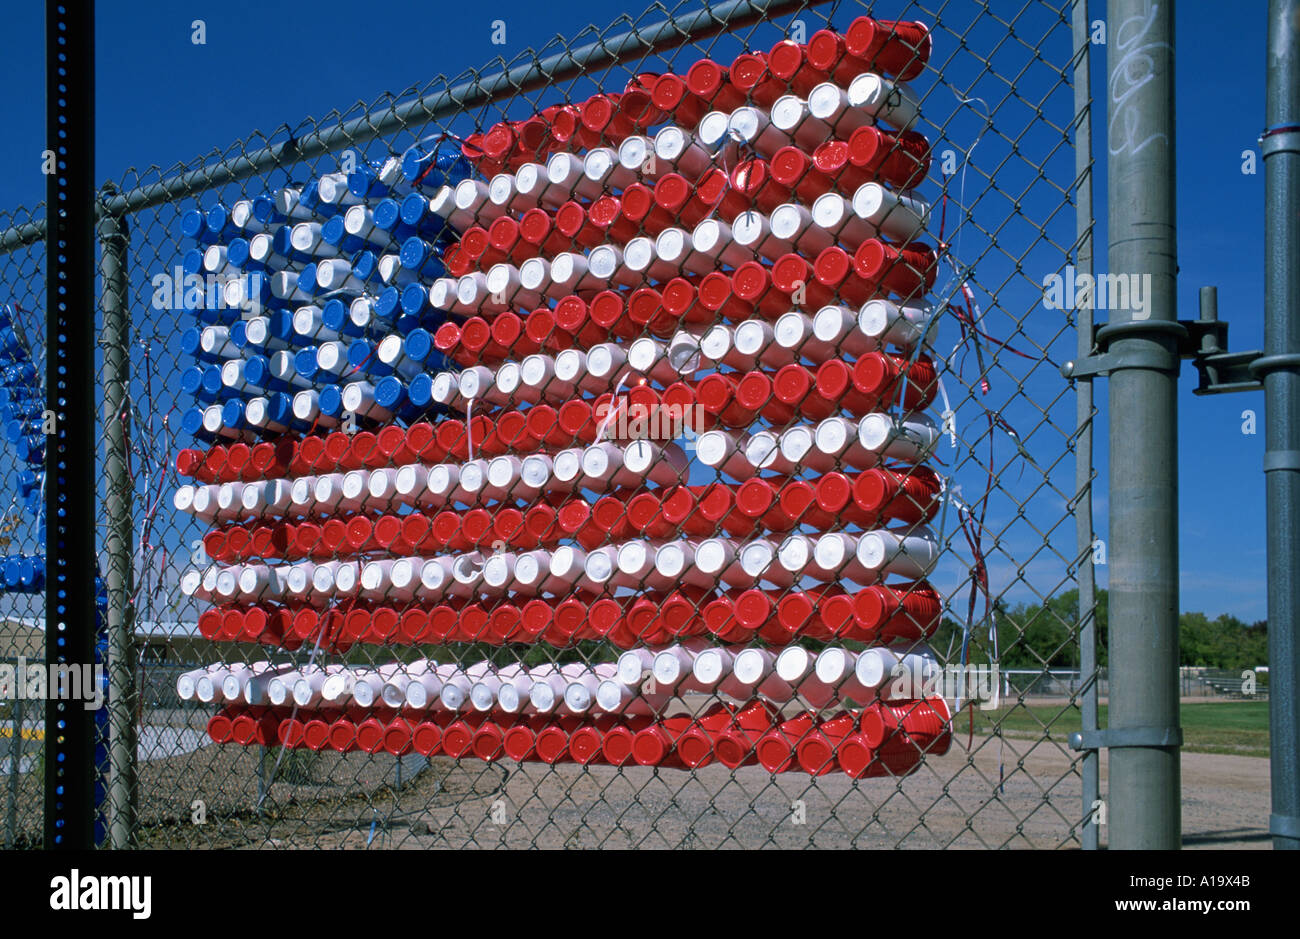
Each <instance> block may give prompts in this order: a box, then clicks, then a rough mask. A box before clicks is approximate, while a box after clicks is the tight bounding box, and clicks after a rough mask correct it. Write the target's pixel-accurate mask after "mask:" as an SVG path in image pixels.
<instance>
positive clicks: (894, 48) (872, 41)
mask: <svg viewBox="0 0 1300 939" xmlns="http://www.w3.org/2000/svg"><path fill="white" fill-rule="evenodd" d="M844 44H845V47H846V48H847V49H848V51H849V53H851V54H852V55H854V56H856V57H857V58H859V59H861V60H862V61H863V62H865V63H866V64H867V65H868V66H869V67H870V68H869V69H868V70H869V71H885V72H889V73H890V74H891V75H897V76H898V77H899V78H900V79H902V80H903V81H910V80H911V79H913V78H915V77H916V76H918V75H920V74H921V73H922V72H923V71H925V65H926V63H927V62H928V61H929V60H930V49H931V41H930V31H929V30H928V29H927V28H926V27H925V26H924V25H923V24H921V23H905V22H897V21H891V20H875V19H872V18H871V17H869V16H859V17H858V18H857V19H855V20H854V21H853V22H852V23H850V24H849V28H848V29H847V30H845V31H844Z"/></svg>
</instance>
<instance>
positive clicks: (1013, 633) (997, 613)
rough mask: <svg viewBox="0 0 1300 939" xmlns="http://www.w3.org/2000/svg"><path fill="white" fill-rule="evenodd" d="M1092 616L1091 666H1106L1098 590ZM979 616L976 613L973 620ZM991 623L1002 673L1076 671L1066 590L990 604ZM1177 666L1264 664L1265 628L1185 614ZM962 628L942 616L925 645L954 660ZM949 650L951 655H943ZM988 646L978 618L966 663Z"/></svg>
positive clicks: (1072, 605) (1075, 606) (1075, 623)
mask: <svg viewBox="0 0 1300 939" xmlns="http://www.w3.org/2000/svg"><path fill="white" fill-rule="evenodd" d="M1096 597H1097V599H1096V606H1095V609H1094V612H1093V616H1094V619H1095V622H1096V627H1097V663H1098V665H1100V666H1103V667H1104V666H1105V665H1106V664H1107V661H1108V660H1107V645H1108V642H1109V638H1110V635H1109V626H1110V622H1109V621H1110V595H1109V594H1108V593H1107V591H1105V590H1098V591H1097V594H1096ZM982 612H983V610H982V607H981V608H977V610H976V616H977V617H979V615H980V614H981V613H982ZM993 620H994V622H995V623H996V624H997V649H998V653H999V662H1000V664H1001V666H1002V667H1003V668H1031V669H1042V668H1078V666H1079V591H1078V590H1067V591H1065V592H1063V593H1060V594H1057V595H1055V596H1053V597H1049V598H1048V599H1047V601H1046V602H1045V603H1034V604H1024V603H1022V604H1019V605H1018V606H1016V607H1014V608H1011V609H1008V608H1007V606H1006V604H1005V603H1004V602H1002V601H1001V600H998V601H995V602H994V604H993ZM1178 634H1179V664H1181V665H1195V666H1202V667H1207V668H1223V669H1233V670H1236V669H1246V668H1254V667H1255V666H1256V665H1267V664H1268V623H1267V622H1264V621H1259V622H1256V623H1252V624H1250V625H1247V624H1246V623H1243V622H1242V621H1241V620H1239V619H1237V618H1236V617H1235V616H1232V615H1231V614H1227V613H1225V614H1223V615H1221V616H1219V617H1218V618H1217V619H1215V620H1213V621H1211V620H1210V618H1209V617H1207V616H1206V615H1205V614H1204V613H1198V612H1187V613H1183V614H1182V615H1181V616H1180V617H1179V618H1178ZM961 641H962V624H961V623H959V622H958V621H957V620H955V619H953V618H952V617H951V616H946V617H944V618H943V620H942V621H941V622H940V624H939V629H938V630H937V631H936V632H935V635H934V637H933V639H932V640H931V644H932V645H933V646H934V647H935V648H936V649H937V650H938V651H939V652H941V653H948V654H949V655H950V656H951V660H952V661H955V660H956V659H957V657H958V656H959V655H960V652H961ZM949 650H951V651H950V652H949ZM992 654H993V643H992V641H991V639H990V637H989V626H988V623H987V622H986V621H985V620H983V619H982V618H981V619H978V620H977V622H976V623H975V624H974V626H973V628H972V629H971V636H970V649H969V661H970V662H971V663H972V664H977V665H978V664H982V663H987V662H990V661H991V660H992Z"/></svg>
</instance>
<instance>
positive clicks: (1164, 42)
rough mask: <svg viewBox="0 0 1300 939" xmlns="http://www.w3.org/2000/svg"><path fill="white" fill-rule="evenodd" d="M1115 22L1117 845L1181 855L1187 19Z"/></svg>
mask: <svg viewBox="0 0 1300 939" xmlns="http://www.w3.org/2000/svg"><path fill="white" fill-rule="evenodd" d="M1107 21H1108V25H1109V32H1110V35H1109V37H1108V42H1107V47H1106V48H1107V60H1108V61H1107V66H1108V81H1107V88H1108V101H1107V119H1108V133H1107V143H1108V147H1107V149H1108V153H1109V161H1108V175H1109V181H1110V185H1109V206H1108V212H1109V219H1110V224H1109V258H1108V260H1109V268H1110V270H1109V274H1108V275H1101V276H1103V277H1106V280H1105V281H1103V282H1102V283H1104V284H1105V285H1106V287H1107V288H1109V289H1108V290H1107V294H1108V295H1107V297H1106V301H1107V306H1108V309H1109V310H1110V315H1109V322H1108V323H1107V325H1106V326H1105V327H1103V328H1102V329H1101V330H1100V331H1099V333H1098V338H1099V339H1100V340H1103V341H1108V342H1109V352H1110V358H1111V365H1110V383H1109V384H1110V387H1109V394H1110V398H1109V401H1110V552H1109V565H1110V636H1109V653H1110V657H1109V664H1110V670H1111V678H1112V681H1111V686H1110V710H1109V715H1110V716H1109V721H1108V728H1107V730H1106V732H1105V737H1104V739H1105V745H1106V746H1107V747H1109V748H1110V763H1109V766H1110V779H1109V787H1108V788H1109V799H1110V813H1109V816H1110V818H1109V821H1110V838H1109V845H1110V847H1112V848H1116V849H1134V848H1146V849H1159V848H1163V849H1170V848H1177V847H1179V846H1180V844H1181V818H1180V810H1181V805H1180V799H1179V763H1178V761H1179V745H1180V733H1179V730H1178V726H1179V723H1178V399H1177V394H1178V370H1179V356H1178V333H1179V326H1178V315H1177V311H1176V309H1175V306H1176V300H1177V295H1176V246H1177V240H1176V227H1175V202H1174V188H1175V187H1174V167H1175V159H1174V46H1173V42H1174V31H1173V5H1172V4H1167V3H1159V2H1156V0H1110V2H1109V3H1108V4H1107ZM1099 280H1100V277H1099ZM1102 283H1099V284H1098V294H1100V292H1101V287H1102ZM1121 284H1122V285H1124V286H1127V287H1128V289H1127V290H1126V291H1124V293H1126V294H1127V296H1123V297H1120V298H1118V299H1119V302H1118V303H1116V302H1115V300H1116V299H1117V298H1116V297H1115V296H1114V293H1116V292H1118V291H1116V289H1115V288H1116V286H1117V285H1121ZM1138 291H1140V293H1138ZM1139 298H1140V299H1139ZM1141 300H1144V301H1145V305H1143V304H1142V303H1141Z"/></svg>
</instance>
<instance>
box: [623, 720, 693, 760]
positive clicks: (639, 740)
mask: <svg viewBox="0 0 1300 939" xmlns="http://www.w3.org/2000/svg"><path fill="white" fill-rule="evenodd" d="M694 721H695V719H694V718H693V717H691V716H690V715H687V714H682V715H678V716H675V717H666V718H664V719H663V720H661V721H659V722H658V723H657V724H650V725H648V726H646V727H643V728H642V729H641V730H639V731H638V732H637V733H636V734H635V735H634V736H633V738H632V759H634V760H636V762H637V763H638V764H639V765H641V766H671V767H679V768H684V767H685V764H684V763H683V762H682V760H681V757H680V756H679V755H678V754H677V753H676V752H675V750H674V747H675V746H676V743H677V740H678V738H679V737H681V735H682V734H684V733H685V732H686V731H687V730H688V729H689V728H690V726H691V724H693V723H694Z"/></svg>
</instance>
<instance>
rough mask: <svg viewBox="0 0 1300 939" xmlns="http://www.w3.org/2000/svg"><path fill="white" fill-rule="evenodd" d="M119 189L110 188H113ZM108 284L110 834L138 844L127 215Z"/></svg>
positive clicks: (106, 256)
mask: <svg viewBox="0 0 1300 939" xmlns="http://www.w3.org/2000/svg"><path fill="white" fill-rule="evenodd" d="M110 189H111V187H108V188H107V189H106V193H107V192H108V191H109V190H110ZM97 230H98V235H99V245H100V260H99V273H100V277H101V279H102V283H103V297H102V309H103V316H104V320H103V332H102V334H101V336H100V344H101V347H102V348H103V353H104V381H103V385H104V412H103V420H104V441H105V453H104V470H105V476H106V490H107V491H106V492H105V494H104V499H105V506H106V509H107V514H108V529H107V532H106V533H105V538H104V555H105V558H106V559H107V564H106V567H107V569H106V570H105V577H104V580H105V586H106V588H107V591H108V624H107V625H108V672H109V686H108V709H109V710H108V722H109V778H108V806H107V810H108V819H107V821H108V832H109V843H110V845H111V846H112V847H114V848H127V847H130V845H131V840H132V835H133V833H134V831H135V804H136V778H135V761H136V727H135V699H136V687H135V644H134V642H133V639H132V633H133V630H134V628H135V623H134V621H135V611H134V609H133V608H132V604H131V591H132V585H133V584H134V582H135V578H134V576H133V571H132V567H133V564H132V560H133V559H132V551H133V547H134V546H133V543H132V542H133V536H132V532H133V522H132V513H131V507H132V497H133V495H134V493H133V491H132V489H133V487H132V485H131V477H130V470H129V462H128V461H129V459H130V454H129V453H128V451H127V439H126V424H125V417H126V413H125V412H126V408H127V407H128V406H129V405H128V394H129V391H130V384H131V352H130V313H129V310H128V309H127V298H128V285H127V266H126V258H127V247H128V245H129V243H130V233H129V230H128V228H127V223H126V219H125V218H123V217H122V216H120V215H112V214H108V213H105V214H103V215H101V216H100V219H99V223H98V225H97Z"/></svg>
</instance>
